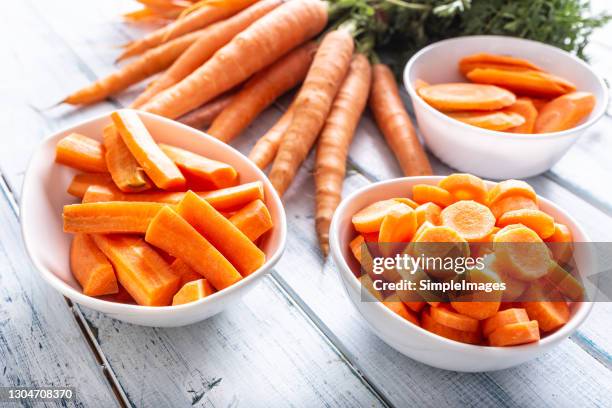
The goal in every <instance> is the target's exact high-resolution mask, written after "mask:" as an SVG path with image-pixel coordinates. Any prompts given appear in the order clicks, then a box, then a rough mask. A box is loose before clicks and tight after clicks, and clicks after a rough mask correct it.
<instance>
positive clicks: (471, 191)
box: [438, 173, 487, 204]
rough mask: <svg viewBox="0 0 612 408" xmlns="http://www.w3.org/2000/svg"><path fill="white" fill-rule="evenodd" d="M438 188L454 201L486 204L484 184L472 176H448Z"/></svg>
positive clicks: (463, 174) (457, 174)
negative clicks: (448, 194)
mask: <svg viewBox="0 0 612 408" xmlns="http://www.w3.org/2000/svg"><path fill="white" fill-rule="evenodd" d="M438 186H439V187H441V188H443V189H445V190H446V191H448V192H449V193H451V194H452V196H453V198H454V199H455V201H458V200H474V201H476V202H478V203H480V204H486V203H487V186H486V184H485V183H484V181H482V179H480V178H479V177H476V176H474V175H472V174H466V173H454V174H450V175H448V176H446V177H444V178H443V179H442V180H440V182H439V183H438Z"/></svg>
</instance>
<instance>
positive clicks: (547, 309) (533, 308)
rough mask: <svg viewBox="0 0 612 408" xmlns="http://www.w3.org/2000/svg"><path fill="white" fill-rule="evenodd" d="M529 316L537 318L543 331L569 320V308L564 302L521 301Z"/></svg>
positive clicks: (552, 328)
mask: <svg viewBox="0 0 612 408" xmlns="http://www.w3.org/2000/svg"><path fill="white" fill-rule="evenodd" d="M522 305H523V307H524V308H525V310H526V311H527V314H528V315H529V318H530V319H532V320H537V321H538V325H539V326H540V330H542V331H543V332H544V333H547V332H550V331H553V330H556V329H558V328H559V327H561V326H563V325H564V324H565V323H567V322H568V321H569V318H570V310H569V307H567V303H565V302H523V303H522Z"/></svg>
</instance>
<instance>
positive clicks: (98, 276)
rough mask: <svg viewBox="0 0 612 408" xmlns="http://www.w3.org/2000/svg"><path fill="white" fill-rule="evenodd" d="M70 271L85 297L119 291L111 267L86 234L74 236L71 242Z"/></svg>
mask: <svg viewBox="0 0 612 408" xmlns="http://www.w3.org/2000/svg"><path fill="white" fill-rule="evenodd" d="M70 270H72V274H73V275H74V277H75V278H76V280H77V281H78V282H79V284H80V285H81V287H82V288H83V293H84V294H85V295H87V296H102V295H110V294H113V293H117V292H118V291H119V288H118V286H117V277H116V276H115V270H114V269H113V266H112V265H111V264H110V262H108V259H106V257H105V256H104V254H103V253H102V252H101V251H100V250H99V249H98V247H97V246H96V244H95V243H94V242H93V239H91V237H90V236H89V235H87V234H76V235H75V236H74V238H73V240H72V244H71V245H70Z"/></svg>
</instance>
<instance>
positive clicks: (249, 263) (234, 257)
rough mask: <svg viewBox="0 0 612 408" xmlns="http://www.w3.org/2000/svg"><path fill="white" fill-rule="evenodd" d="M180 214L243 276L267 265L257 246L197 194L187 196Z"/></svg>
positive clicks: (183, 200) (179, 209)
mask: <svg viewBox="0 0 612 408" xmlns="http://www.w3.org/2000/svg"><path fill="white" fill-rule="evenodd" d="M177 212H178V214H179V215H180V216H181V217H183V218H184V219H185V220H187V222H188V223H189V224H191V225H192V226H193V227H194V228H195V229H196V231H198V232H199V233H200V234H202V236H203V237H204V238H206V239H207V240H208V241H209V242H210V243H211V244H212V245H214V246H215V248H217V249H218V250H219V252H221V253H222V254H223V255H224V256H225V257H226V258H227V259H228V260H229V261H230V262H231V263H232V265H234V266H235V267H236V269H237V270H238V271H239V272H240V274H241V275H242V276H248V275H250V274H251V273H253V272H255V271H256V270H257V269H259V268H260V267H261V266H262V265H263V264H264V263H265V262H266V255H265V254H264V253H263V251H262V250H261V249H259V248H258V247H257V245H255V244H254V243H253V242H251V240H250V239H249V238H248V237H247V236H246V235H244V234H243V233H242V232H241V231H240V230H239V229H238V228H237V227H236V226H235V225H234V224H232V222H231V221H230V220H228V219H227V218H225V217H224V216H223V215H221V214H220V213H219V212H218V211H217V210H215V209H214V208H213V207H212V206H211V205H210V204H208V202H206V200H203V199H202V198H201V197H199V196H198V195H197V194H195V193H194V192H192V191H188V192H187V194H185V197H184V198H183V199H182V200H181V202H180V203H179V205H178V208H177Z"/></svg>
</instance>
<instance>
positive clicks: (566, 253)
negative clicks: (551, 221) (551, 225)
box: [544, 222, 573, 263]
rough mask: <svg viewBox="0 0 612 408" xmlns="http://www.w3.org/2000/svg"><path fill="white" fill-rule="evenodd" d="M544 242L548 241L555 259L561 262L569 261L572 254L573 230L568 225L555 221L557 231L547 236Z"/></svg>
mask: <svg viewBox="0 0 612 408" xmlns="http://www.w3.org/2000/svg"><path fill="white" fill-rule="evenodd" d="M544 242H546V243H547V245H548V248H549V249H550V251H551V252H552V256H553V259H554V260H555V261H557V262H559V263H565V262H567V261H569V259H570V258H571V256H572V250H573V245H572V243H573V239H572V232H571V231H570V229H569V228H568V227H567V225H565V224H559V223H556V222H555V232H553V234H552V235H551V236H550V237H548V238H546V239H545V240H544Z"/></svg>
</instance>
